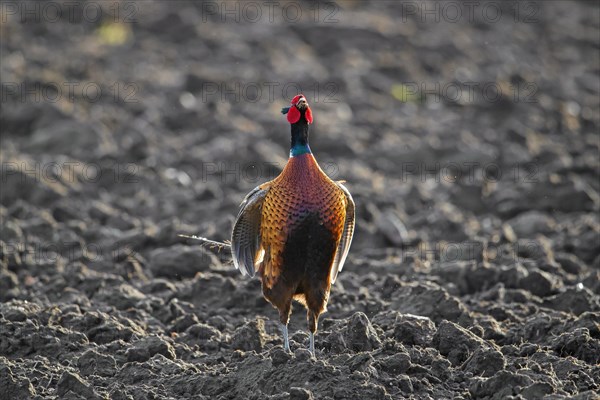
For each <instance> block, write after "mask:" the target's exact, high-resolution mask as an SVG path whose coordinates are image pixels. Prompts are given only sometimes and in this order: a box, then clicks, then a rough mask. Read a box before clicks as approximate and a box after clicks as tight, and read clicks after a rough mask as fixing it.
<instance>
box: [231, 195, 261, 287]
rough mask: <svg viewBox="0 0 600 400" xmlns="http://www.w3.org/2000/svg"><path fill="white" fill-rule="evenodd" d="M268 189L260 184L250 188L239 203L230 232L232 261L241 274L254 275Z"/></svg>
mask: <svg viewBox="0 0 600 400" xmlns="http://www.w3.org/2000/svg"><path fill="white" fill-rule="evenodd" d="M267 191H268V189H267V188H266V187H265V185H261V186H258V187H256V188H255V189H254V190H252V191H251V192H250V193H249V194H248V195H247V196H246V198H245V199H244V201H243V202H242V204H241V205H240V212H239V214H238V216H237V219H236V221H235V224H234V226H233V232H232V234H231V255H232V256H233V263H234V265H235V267H236V268H237V269H239V270H240V272H241V273H242V275H248V276H254V273H255V268H254V266H255V264H256V262H257V254H259V253H260V248H261V238H260V221H261V214H262V205H263V202H264V199H265V195H266V194H267Z"/></svg>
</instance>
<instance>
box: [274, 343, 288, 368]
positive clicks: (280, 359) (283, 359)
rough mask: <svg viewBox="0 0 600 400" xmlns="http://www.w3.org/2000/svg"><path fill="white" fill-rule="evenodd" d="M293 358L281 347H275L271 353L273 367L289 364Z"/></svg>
mask: <svg viewBox="0 0 600 400" xmlns="http://www.w3.org/2000/svg"><path fill="white" fill-rule="evenodd" d="M291 358H292V355H291V354H290V353H289V352H287V351H285V350H284V349H283V348H281V347H275V348H274V349H273V350H272V351H271V362H272V363H273V365H275V366H277V365H282V364H285V363H287V362H288V361H289V360H290V359H291Z"/></svg>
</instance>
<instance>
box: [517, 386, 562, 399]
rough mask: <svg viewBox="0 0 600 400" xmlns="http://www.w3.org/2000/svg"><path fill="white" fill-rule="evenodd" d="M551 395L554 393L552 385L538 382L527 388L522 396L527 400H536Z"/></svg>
mask: <svg viewBox="0 0 600 400" xmlns="http://www.w3.org/2000/svg"><path fill="white" fill-rule="evenodd" d="M551 393H554V388H553V387H552V385H550V384H549V383H547V382H536V383H534V384H533V385H530V386H527V387H526V388H525V389H523V391H522V392H521V393H520V394H521V396H523V397H524V398H525V399H527V400H535V399H541V398H544V397H545V396H546V395H549V394H551Z"/></svg>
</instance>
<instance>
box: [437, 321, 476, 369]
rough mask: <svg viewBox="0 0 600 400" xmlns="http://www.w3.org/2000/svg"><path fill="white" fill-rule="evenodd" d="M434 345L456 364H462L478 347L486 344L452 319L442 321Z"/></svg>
mask: <svg viewBox="0 0 600 400" xmlns="http://www.w3.org/2000/svg"><path fill="white" fill-rule="evenodd" d="M433 345H434V346H435V347H436V348H437V349H438V350H439V351H440V353H441V354H442V355H444V356H447V358H448V360H449V361H450V362H451V363H452V365H454V366H456V365H460V364H462V363H463V362H464V361H465V360H466V359H467V357H468V356H469V355H470V354H471V353H472V352H474V351H475V349H477V348H478V347H482V346H486V344H485V342H484V341H483V340H482V339H481V338H479V337H477V336H476V335H474V334H473V333H471V332H469V331H468V330H466V329H464V328H462V327H460V326H458V325H457V324H455V323H453V322H450V321H442V322H441V323H440V325H439V327H438V330H437V332H436V334H435V336H434V337H433Z"/></svg>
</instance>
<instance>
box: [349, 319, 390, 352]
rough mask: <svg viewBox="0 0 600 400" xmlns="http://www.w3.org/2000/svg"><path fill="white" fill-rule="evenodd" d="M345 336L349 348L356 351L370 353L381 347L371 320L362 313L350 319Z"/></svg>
mask: <svg viewBox="0 0 600 400" xmlns="http://www.w3.org/2000/svg"><path fill="white" fill-rule="evenodd" d="M343 335H344V341H345V342H346V345H347V346H348V348H349V349H351V350H354V351H369V350H373V349H376V348H378V347H379V346H380V345H381V341H380V340H379V337H378V336H377V333H376V332H375V329H374V328H373V326H372V325H371V322H370V321H369V318H368V317H367V316H366V315H365V314H364V313H362V312H357V313H355V314H354V315H353V316H352V317H350V320H349V321H348V325H347V326H346V329H345V330H344V333H343Z"/></svg>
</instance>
